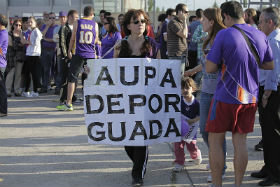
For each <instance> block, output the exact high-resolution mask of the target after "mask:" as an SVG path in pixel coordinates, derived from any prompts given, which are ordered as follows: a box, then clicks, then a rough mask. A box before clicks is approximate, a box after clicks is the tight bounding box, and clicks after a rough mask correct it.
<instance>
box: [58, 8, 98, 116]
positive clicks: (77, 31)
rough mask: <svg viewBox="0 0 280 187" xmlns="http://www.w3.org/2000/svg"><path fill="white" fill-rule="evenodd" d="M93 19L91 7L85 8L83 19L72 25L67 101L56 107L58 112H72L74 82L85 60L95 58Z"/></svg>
mask: <svg viewBox="0 0 280 187" xmlns="http://www.w3.org/2000/svg"><path fill="white" fill-rule="evenodd" d="M93 17H94V9H93V7H91V6H86V7H85V8H84V17H83V18H81V19H79V20H78V21H76V22H75V23H74V26H73V32H72V36H71V40H70V44H69V49H68V58H69V59H72V60H71V62H70V69H69V74H68V88H67V91H68V92H67V101H66V103H65V104H63V105H60V106H57V107H56V108H57V109H58V110H65V111H72V110H73V106H72V97H73V94H74V90H75V82H76V81H77V79H78V76H79V73H80V72H81V70H82V68H83V66H84V65H85V64H86V62H87V59H95V58H96V57H97V56H96V50H95V44H96V43H98V42H99V40H98V24H97V23H96V22H95V21H93ZM75 41H76V46H75V55H73V58H72V49H73V46H74V42H75Z"/></svg>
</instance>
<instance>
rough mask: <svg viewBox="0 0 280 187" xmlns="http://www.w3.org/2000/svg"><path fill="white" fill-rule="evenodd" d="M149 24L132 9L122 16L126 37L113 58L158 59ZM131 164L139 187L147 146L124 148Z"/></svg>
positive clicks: (140, 14) (139, 13)
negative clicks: (148, 30) (149, 34)
mask: <svg viewBox="0 0 280 187" xmlns="http://www.w3.org/2000/svg"><path fill="white" fill-rule="evenodd" d="M149 23H150V21H149V18H148V16H147V15H146V13H145V12H144V11H143V10H141V9H140V10H136V9H132V10H129V11H128V12H127V13H126V14H125V16H124V22H123V29H124V32H125V34H126V37H125V38H124V39H123V40H121V42H120V43H118V45H117V46H116V47H115V51H114V58H158V59H159V58H160V51H159V49H158V46H157V44H156V42H155V40H154V39H153V38H150V37H149V36H147V26H148V24H149ZM125 151H126V153H127V155H128V156H129V158H130V159H131V160H132V162H133V168H132V173H131V174H132V185H133V186H141V185H142V184H143V178H144V175H145V172H146V166H147V161H148V147H147V146H125Z"/></svg>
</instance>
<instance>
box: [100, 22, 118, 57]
mask: <svg viewBox="0 0 280 187" xmlns="http://www.w3.org/2000/svg"><path fill="white" fill-rule="evenodd" d="M103 25H104V28H105V29H106V31H107V34H106V35H105V36H104V37H103V38H102V40H101V48H102V55H101V56H102V57H103V58H104V59H107V58H113V55H114V50H113V47H114V46H115V44H116V42H117V41H118V40H121V39H122V36H121V33H120V32H119V31H118V28H117V26H116V23H115V18H113V17H106V18H104V23H103Z"/></svg>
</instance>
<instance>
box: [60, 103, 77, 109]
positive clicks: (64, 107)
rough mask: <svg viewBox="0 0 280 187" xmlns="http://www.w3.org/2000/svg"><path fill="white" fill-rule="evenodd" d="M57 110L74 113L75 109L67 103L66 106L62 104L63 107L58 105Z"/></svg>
mask: <svg viewBox="0 0 280 187" xmlns="http://www.w3.org/2000/svg"><path fill="white" fill-rule="evenodd" d="M56 109H57V110H60V111H73V110H74V108H73V105H72V104H70V105H67V104H66V103H65V104H62V105H58V106H57V107H56Z"/></svg>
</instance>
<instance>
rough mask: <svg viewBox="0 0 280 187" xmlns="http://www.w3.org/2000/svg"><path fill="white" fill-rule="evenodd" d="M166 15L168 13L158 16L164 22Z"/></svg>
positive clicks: (159, 20)
mask: <svg viewBox="0 0 280 187" xmlns="http://www.w3.org/2000/svg"><path fill="white" fill-rule="evenodd" d="M166 17H167V16H166V14H160V15H159V16H158V22H164V21H165V19H166Z"/></svg>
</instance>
